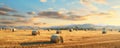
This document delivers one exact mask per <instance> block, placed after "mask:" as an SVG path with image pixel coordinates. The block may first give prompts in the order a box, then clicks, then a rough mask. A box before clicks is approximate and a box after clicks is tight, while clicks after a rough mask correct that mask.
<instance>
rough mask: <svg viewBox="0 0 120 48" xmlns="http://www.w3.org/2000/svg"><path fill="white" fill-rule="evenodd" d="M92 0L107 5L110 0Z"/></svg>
mask: <svg viewBox="0 0 120 48" xmlns="http://www.w3.org/2000/svg"><path fill="white" fill-rule="evenodd" d="M92 1H93V2H95V3H98V4H105V5H107V4H108V2H107V1H106V0H92Z"/></svg>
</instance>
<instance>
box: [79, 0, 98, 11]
mask: <svg viewBox="0 0 120 48" xmlns="http://www.w3.org/2000/svg"><path fill="white" fill-rule="evenodd" d="M80 3H81V4H82V5H84V6H85V7H87V8H88V9H90V10H93V11H97V10H98V8H97V7H96V6H94V5H93V4H92V2H91V1H90V0H80Z"/></svg>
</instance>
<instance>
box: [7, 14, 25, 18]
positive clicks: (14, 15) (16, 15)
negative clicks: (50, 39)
mask: <svg viewBox="0 0 120 48" xmlns="http://www.w3.org/2000/svg"><path fill="white" fill-rule="evenodd" d="M9 16H13V17H22V18H23V17H26V16H25V15H21V14H13V15H9Z"/></svg>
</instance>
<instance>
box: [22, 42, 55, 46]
mask: <svg viewBox="0 0 120 48" xmlns="http://www.w3.org/2000/svg"><path fill="white" fill-rule="evenodd" d="M40 44H54V43H52V42H50V41H43V42H27V43H21V44H20V45H21V46H29V45H40Z"/></svg>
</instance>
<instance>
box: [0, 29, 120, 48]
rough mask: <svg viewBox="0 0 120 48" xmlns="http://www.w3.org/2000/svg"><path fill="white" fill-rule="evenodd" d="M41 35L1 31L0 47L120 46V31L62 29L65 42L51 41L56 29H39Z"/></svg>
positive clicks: (80, 47) (96, 47)
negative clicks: (71, 30)
mask: <svg viewBox="0 0 120 48" xmlns="http://www.w3.org/2000/svg"><path fill="white" fill-rule="evenodd" d="M39 31H40V32H41V34H40V35H37V36H32V35H31V30H17V31H16V32H11V31H10V30H1V31H0V48H120V32H118V31H107V34H102V33H101V31H100V30H99V31H81V30H79V31H73V32H69V31H67V30H62V34H60V35H61V36H63V39H64V43H57V44H55V43H51V42H50V37H51V35H52V34H55V32H56V31H55V30H51V31H47V30H39Z"/></svg>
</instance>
